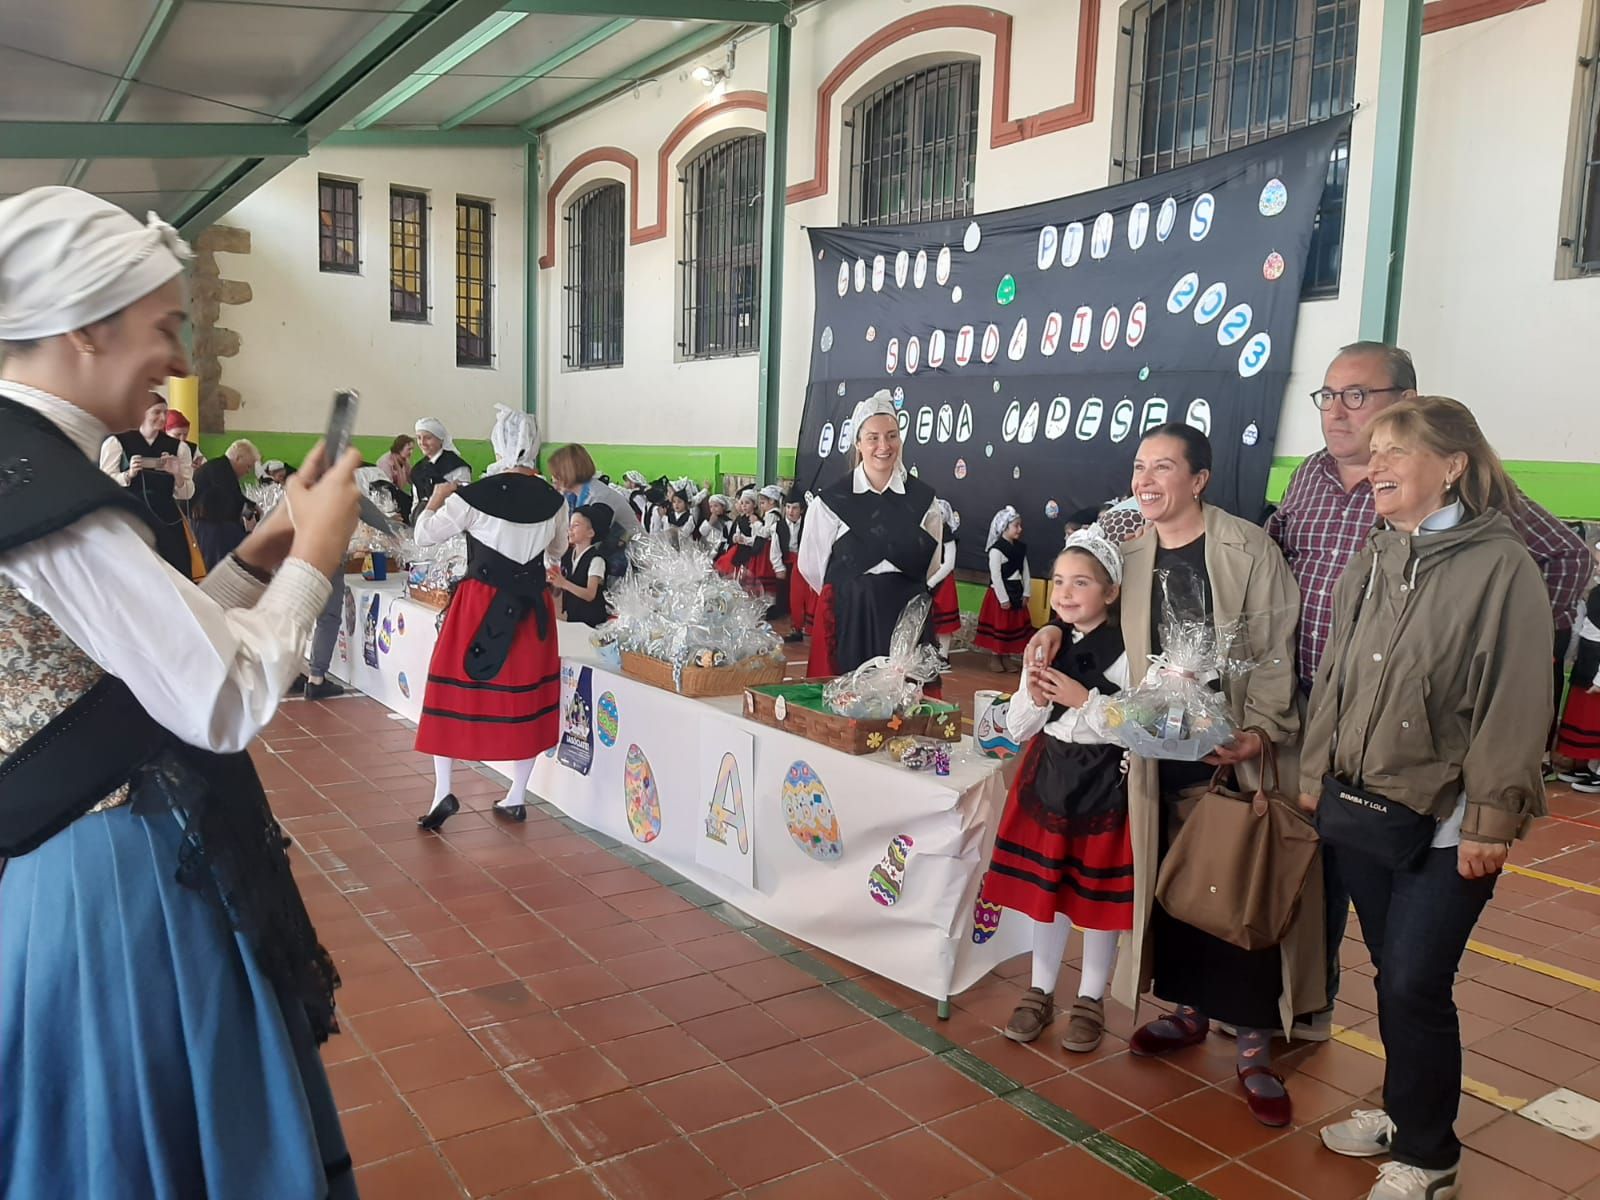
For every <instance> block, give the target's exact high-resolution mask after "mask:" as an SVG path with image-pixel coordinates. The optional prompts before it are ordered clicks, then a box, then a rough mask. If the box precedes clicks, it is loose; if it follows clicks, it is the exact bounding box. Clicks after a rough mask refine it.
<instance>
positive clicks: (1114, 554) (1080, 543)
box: [1061, 521, 1122, 587]
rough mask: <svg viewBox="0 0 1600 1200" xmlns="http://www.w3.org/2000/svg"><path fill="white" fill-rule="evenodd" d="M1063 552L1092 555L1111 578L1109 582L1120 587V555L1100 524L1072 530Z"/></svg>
mask: <svg viewBox="0 0 1600 1200" xmlns="http://www.w3.org/2000/svg"><path fill="white" fill-rule="evenodd" d="M1061 548H1062V549H1063V550H1087V551H1088V552H1089V553H1090V554H1092V555H1094V557H1095V561H1097V562H1098V563H1099V564H1100V565H1101V566H1102V567H1104V568H1105V569H1106V574H1107V575H1109V576H1111V582H1112V583H1114V584H1116V585H1117V586H1118V587H1121V586H1122V555H1121V554H1120V553H1118V551H1117V547H1116V543H1114V542H1113V541H1112V540H1111V539H1110V538H1108V537H1107V536H1106V531H1105V530H1104V529H1101V528H1100V522H1098V521H1096V522H1095V523H1094V524H1093V525H1085V526H1084V527H1083V528H1082V529H1074V530H1073V531H1072V532H1071V533H1069V534H1067V540H1066V543H1065V544H1064V545H1063V546H1062V547H1061Z"/></svg>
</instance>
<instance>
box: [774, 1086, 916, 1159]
mask: <svg viewBox="0 0 1600 1200" xmlns="http://www.w3.org/2000/svg"><path fill="white" fill-rule="evenodd" d="M783 1113H784V1115H785V1116H787V1117H788V1118H789V1119H790V1120H791V1121H793V1122H794V1123H795V1124H796V1125H798V1126H799V1127H800V1128H801V1129H804V1130H805V1131H806V1132H807V1133H809V1134H810V1135H811V1136H812V1137H813V1138H815V1139H816V1140H817V1141H818V1142H821V1143H822V1145H823V1146H825V1147H827V1149H828V1150H829V1151H831V1152H832V1153H833V1154H836V1155H838V1154H847V1153H849V1152H850V1151H851V1150H858V1149H860V1148H861V1147H862V1146H869V1145H871V1144H872V1143H873V1142H881V1141H883V1139H885V1138H888V1137H893V1136H894V1135H895V1134H897V1133H902V1132H904V1131H905V1130H907V1129H909V1128H910V1127H911V1124H912V1121H911V1118H910V1117H908V1116H907V1115H906V1114H905V1113H903V1112H901V1111H900V1110H899V1109H898V1108H896V1107H895V1106H894V1105H892V1104H890V1103H889V1102H888V1101H887V1100H885V1099H884V1098H883V1097H882V1096H881V1095H879V1094H878V1093H877V1092H875V1091H872V1090H871V1089H869V1088H868V1087H866V1086H865V1085H864V1084H860V1083H851V1084H847V1085H845V1086H844V1087H841V1088H834V1089H833V1090H832V1091H828V1092H823V1093H821V1094H820V1095H816V1096H811V1097H809V1098H807V1099H805V1100H796V1101H795V1102H794V1103H793V1104H790V1105H787V1106H785V1107H784V1109H783Z"/></svg>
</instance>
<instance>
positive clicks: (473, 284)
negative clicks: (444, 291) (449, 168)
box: [456, 196, 494, 367]
mask: <svg viewBox="0 0 1600 1200" xmlns="http://www.w3.org/2000/svg"><path fill="white" fill-rule="evenodd" d="M493 221H494V214H493V213H492V212H491V211H490V209H489V202H488V201H487V200H468V199H466V198H465V197H462V196H457V197H456V366H458V367H487V366H489V365H490V364H491V363H492V362H493V359H494V346H493V344H492V338H491V335H490V331H491V330H492V329H493V328H494V325H493V320H494V285H493V284H492V283H491V282H490V281H489V264H490V261H491V260H490V257H489V256H490V251H491V243H490V238H491V235H492V232H493Z"/></svg>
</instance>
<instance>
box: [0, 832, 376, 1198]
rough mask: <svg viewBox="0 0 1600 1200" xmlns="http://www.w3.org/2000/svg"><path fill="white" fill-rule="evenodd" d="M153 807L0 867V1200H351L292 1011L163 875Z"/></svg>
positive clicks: (317, 1074)
mask: <svg viewBox="0 0 1600 1200" xmlns="http://www.w3.org/2000/svg"><path fill="white" fill-rule="evenodd" d="M181 837H182V830H181V828H180V826H179V824H178V821H177V818H176V817H174V816H173V814H172V813H171V811H170V810H168V809H166V808H165V807H164V806H163V807H162V808H160V810H159V811H148V812H142V811H140V806H139V805H138V804H137V803H136V804H134V805H126V806H124V807H122V808H117V809H113V810H112V811H110V812H106V813H97V814H92V815H89V816H86V817H83V818H81V819H80V820H78V821H76V822H74V823H73V824H72V825H70V826H69V827H68V828H67V829H66V830H64V831H63V832H61V833H59V834H57V835H56V836H55V837H53V838H51V839H50V840H49V841H48V842H46V843H45V844H44V845H43V846H41V847H40V848H39V849H37V850H35V851H34V852H33V853H32V854H29V855H26V856H24V857H22V858H18V859H13V860H11V861H10V862H9V863H7V864H6V865H5V871H4V874H3V875H0V1197H3V1198H4V1200H21V1198H23V1197H27V1198H28V1200H57V1198H59V1200H102V1198H105V1200H111V1198H113V1197H114V1198H116V1200H145V1198H147V1197H148V1198H150V1200H155V1198H160V1200H169V1198H170V1200H187V1198H189V1197H201V1196H212V1197H227V1198H228V1200H258V1198H259V1200H268V1198H271V1200H288V1198H290V1197H294V1198H299V1197H308V1198H319V1197H328V1198H331V1200H350V1198H353V1197H355V1195H356V1187H355V1178H354V1175H353V1174H352V1173H351V1170H350V1160H349V1154H348V1151H347V1150H346V1149H345V1143H344V1135H343V1133H342V1132H341V1130H340V1128H339V1118H338V1110H337V1108H336V1107H335V1105H334V1100H333V1094H332V1092H331V1090H330V1089H329V1086H328V1078H327V1075H326V1073H325V1072H324V1070H323V1067H322V1060H321V1057H320V1055H319V1054H318V1051H317V1047H316V1045H315V1042H314V1040H313V1038H312V1035H311V1029H310V1026H309V1024H308V1022H307V1021H306V1018H305V1014H304V1012H303V1011H301V1010H300V1009H299V1008H298V1007H297V1006H295V1005H294V1004H290V1005H288V1006H285V1005H283V1004H281V1003H280V1002H279V998H278V995H277V993H276V991H275V990H274V988H273V985H272V983H271V982H270V981H269V980H268V979H267V978H266V976H264V975H263V974H262V972H261V970H260V968H258V967H257V965H256V962H255V957H254V955H253V954H252V952H251V950H250V948H249V947H248V945H247V944H246V943H245V941H244V939H243V938H242V937H241V936H239V935H238V934H236V933H235V932H234V931H233V930H232V929H231V928H230V927H229V925H228V923H227V920H226V918H225V916H224V915H223V913H222V911H221V910H220V909H219V908H218V907H217V905H216V904H215V903H214V902H213V901H212V900H210V899H208V898H207V897H205V896H203V895H201V894H200V893H198V892H195V891H192V890H190V889H189V888H186V887H184V886H183V885H181V884H179V883H178V882H177V879H176V878H175V875H176V870H177V864H178V847H179V843H180V840H181Z"/></svg>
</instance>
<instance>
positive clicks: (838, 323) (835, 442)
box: [797, 116, 1349, 575]
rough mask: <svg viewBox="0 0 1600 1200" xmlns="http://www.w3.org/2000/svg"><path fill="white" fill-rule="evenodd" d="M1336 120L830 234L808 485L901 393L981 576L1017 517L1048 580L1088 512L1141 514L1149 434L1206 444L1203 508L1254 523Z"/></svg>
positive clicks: (807, 440)
mask: <svg viewBox="0 0 1600 1200" xmlns="http://www.w3.org/2000/svg"><path fill="white" fill-rule="evenodd" d="M1348 128H1349V117H1348V116H1345V117H1341V118H1338V119H1335V120H1332V121H1325V122H1322V123H1320V124H1318V125H1315V126H1312V127H1311V128H1309V129H1305V130H1301V131H1298V132H1296V133H1291V134H1285V135H1283V136H1281V137H1276V138H1273V139H1271V140H1270V141H1267V142H1263V143H1261V144H1259V145H1255V146H1249V147H1246V148H1244V149H1240V150H1236V151H1233V152H1231V153H1229V154H1225V155H1220V156H1218V157H1216V158H1211V159H1207V160H1205V161H1203V162H1200V163H1196V164H1194V165H1192V166H1188V167H1183V168H1181V169H1179V170H1175V171H1168V172H1166V173H1164V174H1161V175H1158V176H1153V177H1151V178H1149V179H1137V180H1132V181H1129V182H1127V183H1122V184H1118V185H1116V186H1114V187H1110V188H1105V189H1102V190H1100V191H1097V192H1089V193H1086V194H1084V195H1081V196H1073V197H1069V198H1067V199H1063V200H1051V201H1047V202H1045V203H1042V204H1034V205H1029V206H1028V207H1026V208H1014V209H1010V210H1008V211H1005V212H996V213H984V214H981V215H979V216H976V217H972V218H970V219H969V218H961V219H958V220H954V221H930V222H926V223H923V224H919V225H908V226H896V227H891V228H877V229H874V228H867V229H854V228H852V229H813V230H811V231H810V232H811V248H812V251H813V252H814V266H815V269H816V326H815V329H814V330H813V333H812V342H811V382H810V385H809V387H808V389H807V392H806V406H805V414H804V417H803V418H802V420H801V425H800V441H799V463H798V472H797V473H798V476H799V482H800V484H801V486H803V487H805V488H808V489H812V490H815V489H816V488H818V487H819V486H825V485H827V484H829V483H831V482H833V481H834V480H835V479H837V478H838V477H839V476H840V475H841V474H842V473H843V472H844V471H845V470H846V469H848V465H849V461H850V459H849V451H850V448H851V441H852V438H851V432H850V430H849V428H848V423H849V419H850V413H851V410H852V409H853V408H854V407H855V404H856V402H857V401H859V400H862V399H864V398H866V397H867V396H870V395H871V394H872V393H874V392H876V391H878V390H879V389H881V388H888V389H889V390H890V391H891V392H892V393H893V395H894V397H895V403H896V406H897V407H898V408H899V409H900V429H901V433H902V436H903V437H904V440H905V461H906V465H907V466H908V467H909V468H911V469H912V470H913V471H915V472H916V474H917V476H918V477H919V478H920V479H921V480H922V481H923V482H925V483H927V484H929V485H931V486H932V487H933V489H934V491H935V492H937V493H938V494H939V495H940V496H942V497H944V498H945V499H946V500H949V501H950V503H951V504H952V505H953V506H954V507H955V509H956V510H957V511H958V512H959V513H961V515H962V518H963V520H962V528H963V529H964V530H965V531H966V536H964V537H963V538H962V539H961V565H962V566H964V567H978V568H981V567H982V566H983V564H984V563H985V562H986V555H985V551H986V549H987V548H986V547H985V546H984V545H983V540H984V533H983V532H980V531H983V530H986V528H987V525H988V522H989V519H990V517H991V516H993V514H994V513H995V512H996V511H998V510H999V509H1000V508H1001V507H1002V506H1004V505H1006V504H1012V505H1015V506H1016V507H1017V509H1018V511H1020V512H1021V513H1022V515H1023V526H1024V538H1025V540H1026V541H1027V542H1028V544H1029V547H1030V555H1029V557H1030V558H1031V559H1032V561H1033V569H1034V573H1035V574H1036V575H1037V574H1040V573H1042V572H1044V571H1045V570H1047V568H1048V566H1049V562H1050V557H1051V555H1052V554H1053V553H1054V551H1055V549H1056V548H1057V547H1059V546H1060V544H1061V525H1062V522H1063V521H1064V519H1065V518H1066V517H1067V516H1069V515H1071V514H1072V513H1073V512H1074V511H1076V510H1078V509H1081V508H1085V507H1088V506H1091V505H1097V504H1099V503H1101V502H1103V501H1105V500H1107V499H1110V498H1111V497H1113V496H1123V495H1126V494H1127V492H1128V490H1129V480H1130V476H1131V474H1132V463H1133V457H1134V452H1135V449H1136V447H1137V445H1138V440H1139V434H1140V432H1141V431H1143V430H1144V429H1147V428H1149V427H1151V426H1153V425H1158V424H1160V423H1162V422H1163V421H1168V420H1172V421H1188V422H1189V423H1190V424H1192V425H1194V426H1196V427H1197V428H1200V429H1202V430H1204V431H1205V432H1207V433H1208V434H1209V435H1210V437H1211V442H1212V449H1213V455H1214V459H1215V471H1214V475H1213V478H1212V481H1211V487H1210V491H1209V492H1208V494H1207V496H1208V499H1209V500H1211V501H1212V502H1213V503H1216V504H1219V505H1221V506H1222V507H1223V508H1226V509H1228V510H1229V511H1231V512H1235V513H1238V514H1240V515H1242V516H1245V517H1248V518H1251V519H1255V518H1256V517H1258V516H1259V515H1260V513H1261V510H1262V508H1263V506H1264V499H1265V495H1266V485H1267V474H1268V471H1269V470H1270V468H1271V466H1272V454H1273V446H1274V444H1275V442H1276V441H1277V433H1278V413H1279V409H1280V407H1281V404H1282V399H1283V391H1284V385H1285V382H1286V380H1287V378H1288V374H1289V360H1290V352H1291V351H1292V349H1293V346H1294V332H1295V321H1296V318H1297V316H1298V314H1299V307H1300V285H1301V279H1302V277H1303V276H1304V274H1305V264H1306V256H1307V253H1308V249H1309V246H1310V242H1311V230H1312V219H1313V217H1314V216H1315V214H1316V211H1317V205H1318V203H1319V202H1320V200H1321V197H1322V190H1323V185H1324V182H1325V180H1326V178H1327V174H1328V157H1329V154H1330V153H1331V151H1332V147H1333V144H1334V141H1335V139H1337V138H1338V137H1339V136H1340V135H1341V134H1342V133H1344V132H1345V131H1346V130H1347V129H1348Z"/></svg>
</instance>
